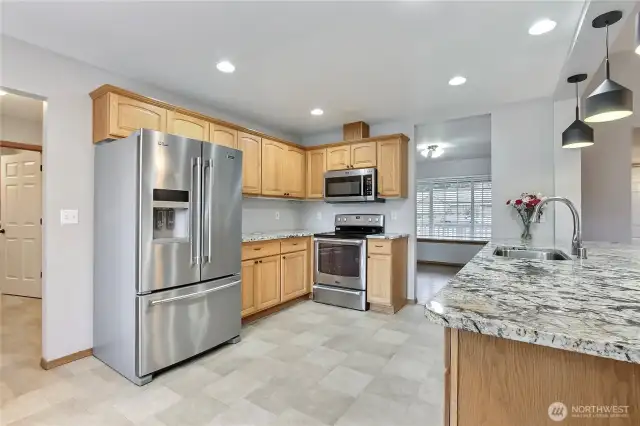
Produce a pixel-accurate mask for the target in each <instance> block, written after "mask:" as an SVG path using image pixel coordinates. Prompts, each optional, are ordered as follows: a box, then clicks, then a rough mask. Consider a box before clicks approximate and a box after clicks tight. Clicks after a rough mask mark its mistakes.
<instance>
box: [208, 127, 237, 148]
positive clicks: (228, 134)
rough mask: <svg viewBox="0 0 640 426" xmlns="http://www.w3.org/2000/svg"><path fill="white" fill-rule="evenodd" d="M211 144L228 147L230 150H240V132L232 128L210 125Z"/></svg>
mask: <svg viewBox="0 0 640 426" xmlns="http://www.w3.org/2000/svg"><path fill="white" fill-rule="evenodd" d="M209 142H213V143H217V144H218V145H224V146H228V147H229V148H238V131H237V130H236V129H232V128H230V127H225V126H221V125H219V124H215V123H210V124H209Z"/></svg>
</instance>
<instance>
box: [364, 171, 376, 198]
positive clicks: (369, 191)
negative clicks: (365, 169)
mask: <svg viewBox="0 0 640 426" xmlns="http://www.w3.org/2000/svg"><path fill="white" fill-rule="evenodd" d="M364 195H365V196H369V195H374V194H373V176H372V175H366V176H365V177H364Z"/></svg>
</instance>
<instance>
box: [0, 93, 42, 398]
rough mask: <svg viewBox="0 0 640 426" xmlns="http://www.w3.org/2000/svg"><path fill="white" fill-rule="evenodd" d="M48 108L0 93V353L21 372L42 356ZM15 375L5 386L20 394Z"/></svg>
mask: <svg viewBox="0 0 640 426" xmlns="http://www.w3.org/2000/svg"><path fill="white" fill-rule="evenodd" d="M44 108H45V102H44V101H42V100H37V99H33V98H30V97H27V96H23V95H20V94H16V93H8V92H7V91H5V90H2V91H0V333H1V336H2V344H1V345H0V357H1V358H2V360H3V362H2V367H3V369H4V368H7V369H9V370H16V371H17V370H23V369H25V368H28V369H38V368H39V364H40V358H41V356H42V167H41V166H42V141H43V130H44V128H43V115H44ZM12 377H14V375H13V374H6V375H3V377H2V390H3V392H5V391H6V392H9V393H10V394H11V395H12V396H13V397H17V396H19V394H20V393H23V391H24V390H25V387H24V386H23V384H20V383H18V382H17V383H11V378H12ZM15 377H16V380H20V379H18V378H19V377H22V376H19V375H16V376H15ZM5 378H6V379H7V380H5ZM23 379H24V377H22V380H23Z"/></svg>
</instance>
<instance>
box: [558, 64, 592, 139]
mask: <svg viewBox="0 0 640 426" xmlns="http://www.w3.org/2000/svg"><path fill="white" fill-rule="evenodd" d="M586 79H587V75H586V74H576V75H572V76H571V77H569V78H568V79H567V82H568V83H571V84H575V85H576V119H575V121H574V122H573V123H571V125H570V126H569V127H567V129H566V130H565V131H564V132H562V147H563V148H583V147H585V146H590V145H593V129H592V128H591V127H589V126H587V125H586V124H585V123H584V122H582V121H581V120H580V98H579V96H578V83H580V82H581V81H585V80H586Z"/></svg>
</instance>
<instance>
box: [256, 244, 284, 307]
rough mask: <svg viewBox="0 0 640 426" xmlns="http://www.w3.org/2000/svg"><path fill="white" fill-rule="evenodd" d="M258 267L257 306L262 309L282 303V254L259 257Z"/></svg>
mask: <svg viewBox="0 0 640 426" xmlns="http://www.w3.org/2000/svg"><path fill="white" fill-rule="evenodd" d="M256 267H257V270H258V285H257V286H256V308H257V309H258V310H262V309H267V308H270V307H271V306H275V305H277V304H278V303H280V255H279V254H278V255H275V256H269V257H263V258H262V259H258V263H257V264H256Z"/></svg>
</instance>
